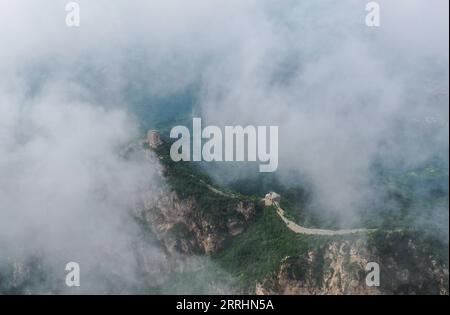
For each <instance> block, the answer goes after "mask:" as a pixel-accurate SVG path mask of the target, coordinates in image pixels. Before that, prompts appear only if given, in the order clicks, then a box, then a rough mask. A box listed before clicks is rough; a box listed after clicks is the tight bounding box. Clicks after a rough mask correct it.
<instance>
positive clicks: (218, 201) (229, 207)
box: [156, 139, 255, 228]
mask: <svg viewBox="0 0 450 315" xmlns="http://www.w3.org/2000/svg"><path fill="white" fill-rule="evenodd" d="M170 146H171V142H170V141H169V140H168V139H165V141H164V144H163V145H161V146H160V147H158V148H157V150H156V153H157V155H158V157H159V159H160V161H161V163H162V165H163V166H164V176H165V178H166V180H167V182H168V184H169V187H170V189H172V190H173V191H175V192H176V193H177V195H178V197H179V198H181V199H182V200H185V199H191V200H195V207H196V208H195V209H194V213H195V214H197V215H199V216H202V217H204V218H206V219H207V220H208V222H209V223H210V224H212V225H213V226H215V227H218V228H221V227H222V228H223V227H224V224H225V223H226V222H227V221H228V220H229V219H236V220H240V221H241V220H243V219H244V218H243V215H242V214H240V213H238V212H237V211H236V205H237V204H238V203H239V202H243V204H244V206H245V205H246V204H248V203H249V202H254V201H255V200H254V199H252V198H246V197H244V196H242V195H240V194H236V193H233V192H231V191H224V190H223V189H220V190H218V189H217V191H214V190H213V189H214V183H213V182H212V180H211V178H210V177H209V176H208V175H207V174H206V173H205V172H203V171H202V170H201V169H200V168H199V167H198V166H197V165H195V164H194V163H191V162H184V161H180V162H174V161H173V160H172V159H171V158H170ZM219 192H223V193H219Z"/></svg>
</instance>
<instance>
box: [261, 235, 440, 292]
mask: <svg viewBox="0 0 450 315" xmlns="http://www.w3.org/2000/svg"><path fill="white" fill-rule="evenodd" d="M372 245H373V244H369V243H367V242H366V241H363V240H359V241H333V242H331V243H329V244H327V245H325V246H323V247H321V248H318V249H317V250H315V251H311V252H309V253H307V254H305V255H304V256H301V257H286V258H285V259H283V261H282V262H281V263H280V267H279V269H278V271H277V272H276V273H275V274H274V275H273V276H271V277H269V278H267V279H265V280H264V281H262V282H260V283H257V284H256V288H255V292H256V294H261V295H266V294H297V295H304V294H318V295H320V294H333V295H344V294H358V295H366V294H372V295H373V294H422V293H424V294H430V293H435V294H448V267H445V266H443V265H441V264H439V263H438V262H437V261H435V260H433V259H430V257H429V256H425V257H422V256H417V255H415V254H414V251H415V248H414V247H415V246H414V245H413V243H412V242H409V244H406V246H407V248H406V249H405V250H407V251H409V254H410V255H409V258H408V257H405V258H406V259H410V261H409V262H408V264H405V261H402V260H400V259H396V258H395V257H392V256H391V257H380V256H379V250H378V249H377V248H376V247H373V246H372ZM368 262H377V263H379V265H380V286H379V287H376V286H373V287H369V286H367V285H366V276H367V274H368V271H366V270H365V267H366V265H367V263H368ZM417 266H420V272H418V273H415V268H416V267H417Z"/></svg>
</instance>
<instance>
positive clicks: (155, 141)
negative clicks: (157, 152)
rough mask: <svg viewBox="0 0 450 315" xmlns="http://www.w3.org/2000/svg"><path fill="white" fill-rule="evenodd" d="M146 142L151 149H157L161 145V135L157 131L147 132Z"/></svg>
mask: <svg viewBox="0 0 450 315" xmlns="http://www.w3.org/2000/svg"><path fill="white" fill-rule="evenodd" d="M147 142H148V145H149V146H150V147H151V148H153V149H155V148H157V147H159V146H160V145H161V144H162V141H161V134H160V133H159V132H158V131H157V130H149V131H148V132H147Z"/></svg>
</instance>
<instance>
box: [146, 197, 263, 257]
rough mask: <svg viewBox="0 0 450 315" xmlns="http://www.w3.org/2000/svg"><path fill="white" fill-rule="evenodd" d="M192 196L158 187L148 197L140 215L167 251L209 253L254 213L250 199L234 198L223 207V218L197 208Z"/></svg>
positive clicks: (240, 227)
mask: <svg viewBox="0 0 450 315" xmlns="http://www.w3.org/2000/svg"><path fill="white" fill-rule="evenodd" d="M199 207H200V206H199V204H198V202H197V200H196V198H195V197H192V196H191V197H188V198H185V199H181V198H179V197H178V196H177V194H176V193H175V192H174V191H161V193H160V194H159V196H157V197H156V198H154V199H153V200H149V201H148V202H147V203H146V206H145V207H144V210H143V211H142V214H141V215H142V216H143V218H144V220H145V221H146V223H147V224H148V225H149V226H150V227H151V229H152V231H153V232H154V233H155V235H156V236H157V237H158V239H159V240H160V241H162V243H163V244H164V246H165V247H166V249H167V250H168V252H169V253H184V254H200V253H206V254H211V253H214V252H217V251H218V250H220V249H221V248H222V246H223V243H224V241H225V240H226V239H227V238H228V237H230V236H236V235H238V234H240V233H242V231H243V230H244V228H245V226H246V225H247V223H248V222H249V221H250V220H251V219H252V218H253V217H254V215H255V214H256V205H255V204H254V203H253V202H252V201H248V200H240V199H236V200H233V201H231V202H230V203H229V204H228V205H227V206H226V207H225V208H224V209H210V211H217V212H219V214H220V212H226V213H225V215H224V216H223V217H224V220H215V217H214V216H210V215H208V212H205V211H203V209H199Z"/></svg>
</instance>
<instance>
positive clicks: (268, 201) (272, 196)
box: [264, 191, 281, 206]
mask: <svg viewBox="0 0 450 315" xmlns="http://www.w3.org/2000/svg"><path fill="white" fill-rule="evenodd" d="M280 199H281V196H280V195H279V194H277V193H276V192H273V191H271V192H269V193H268V194H267V195H266V197H265V198H264V204H265V205H266V206H271V205H273V203H274V202H277V203H279V202H280Z"/></svg>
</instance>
